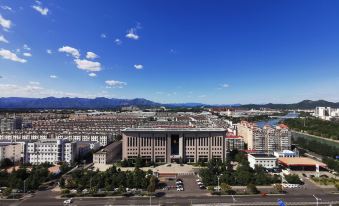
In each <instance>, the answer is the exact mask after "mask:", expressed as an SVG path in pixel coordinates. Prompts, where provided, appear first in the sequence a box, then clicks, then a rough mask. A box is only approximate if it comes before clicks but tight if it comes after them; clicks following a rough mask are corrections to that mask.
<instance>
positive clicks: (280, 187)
mask: <svg viewBox="0 0 339 206" xmlns="http://www.w3.org/2000/svg"><path fill="white" fill-rule="evenodd" d="M274 189H275V190H276V191H277V192H278V193H283V192H284V188H283V186H282V185H281V184H275V185H274Z"/></svg>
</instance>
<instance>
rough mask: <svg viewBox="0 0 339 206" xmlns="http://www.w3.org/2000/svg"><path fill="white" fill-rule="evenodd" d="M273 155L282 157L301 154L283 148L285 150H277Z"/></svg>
mask: <svg viewBox="0 0 339 206" xmlns="http://www.w3.org/2000/svg"><path fill="white" fill-rule="evenodd" d="M273 155H274V156H275V157H277V158H280V157H298V156H299V154H298V153H297V152H295V151H291V150H283V151H275V152H274V153H273Z"/></svg>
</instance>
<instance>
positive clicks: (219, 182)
mask: <svg viewBox="0 0 339 206" xmlns="http://www.w3.org/2000/svg"><path fill="white" fill-rule="evenodd" d="M221 176H222V174H220V175H218V176H217V178H218V192H220V184H219V183H220V177H221Z"/></svg>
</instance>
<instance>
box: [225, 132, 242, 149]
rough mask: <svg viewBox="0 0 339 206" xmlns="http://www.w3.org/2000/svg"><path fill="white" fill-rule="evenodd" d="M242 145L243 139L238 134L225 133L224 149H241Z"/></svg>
mask: <svg viewBox="0 0 339 206" xmlns="http://www.w3.org/2000/svg"><path fill="white" fill-rule="evenodd" d="M244 145H245V144H244V139H243V138H242V137H240V136H235V135H227V136H226V137H225V150H226V151H227V152H230V151H232V150H239V151H240V150H243V149H244Z"/></svg>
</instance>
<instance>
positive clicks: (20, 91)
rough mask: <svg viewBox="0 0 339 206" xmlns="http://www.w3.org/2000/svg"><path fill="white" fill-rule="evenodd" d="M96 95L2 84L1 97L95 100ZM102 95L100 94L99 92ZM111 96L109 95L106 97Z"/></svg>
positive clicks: (34, 86) (33, 86) (0, 88)
mask: <svg viewBox="0 0 339 206" xmlns="http://www.w3.org/2000/svg"><path fill="white" fill-rule="evenodd" d="M97 94H98V93H96V94H88V93H73V92H64V91H58V90H54V89H47V88H44V87H42V86H39V85H31V84H27V85H16V84H0V96H1V97H13V96H17V97H40V98H41V97H50V96H53V97H84V98H94V97H96V95H97ZM99 94H100V92H99ZM106 96H109V95H106Z"/></svg>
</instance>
